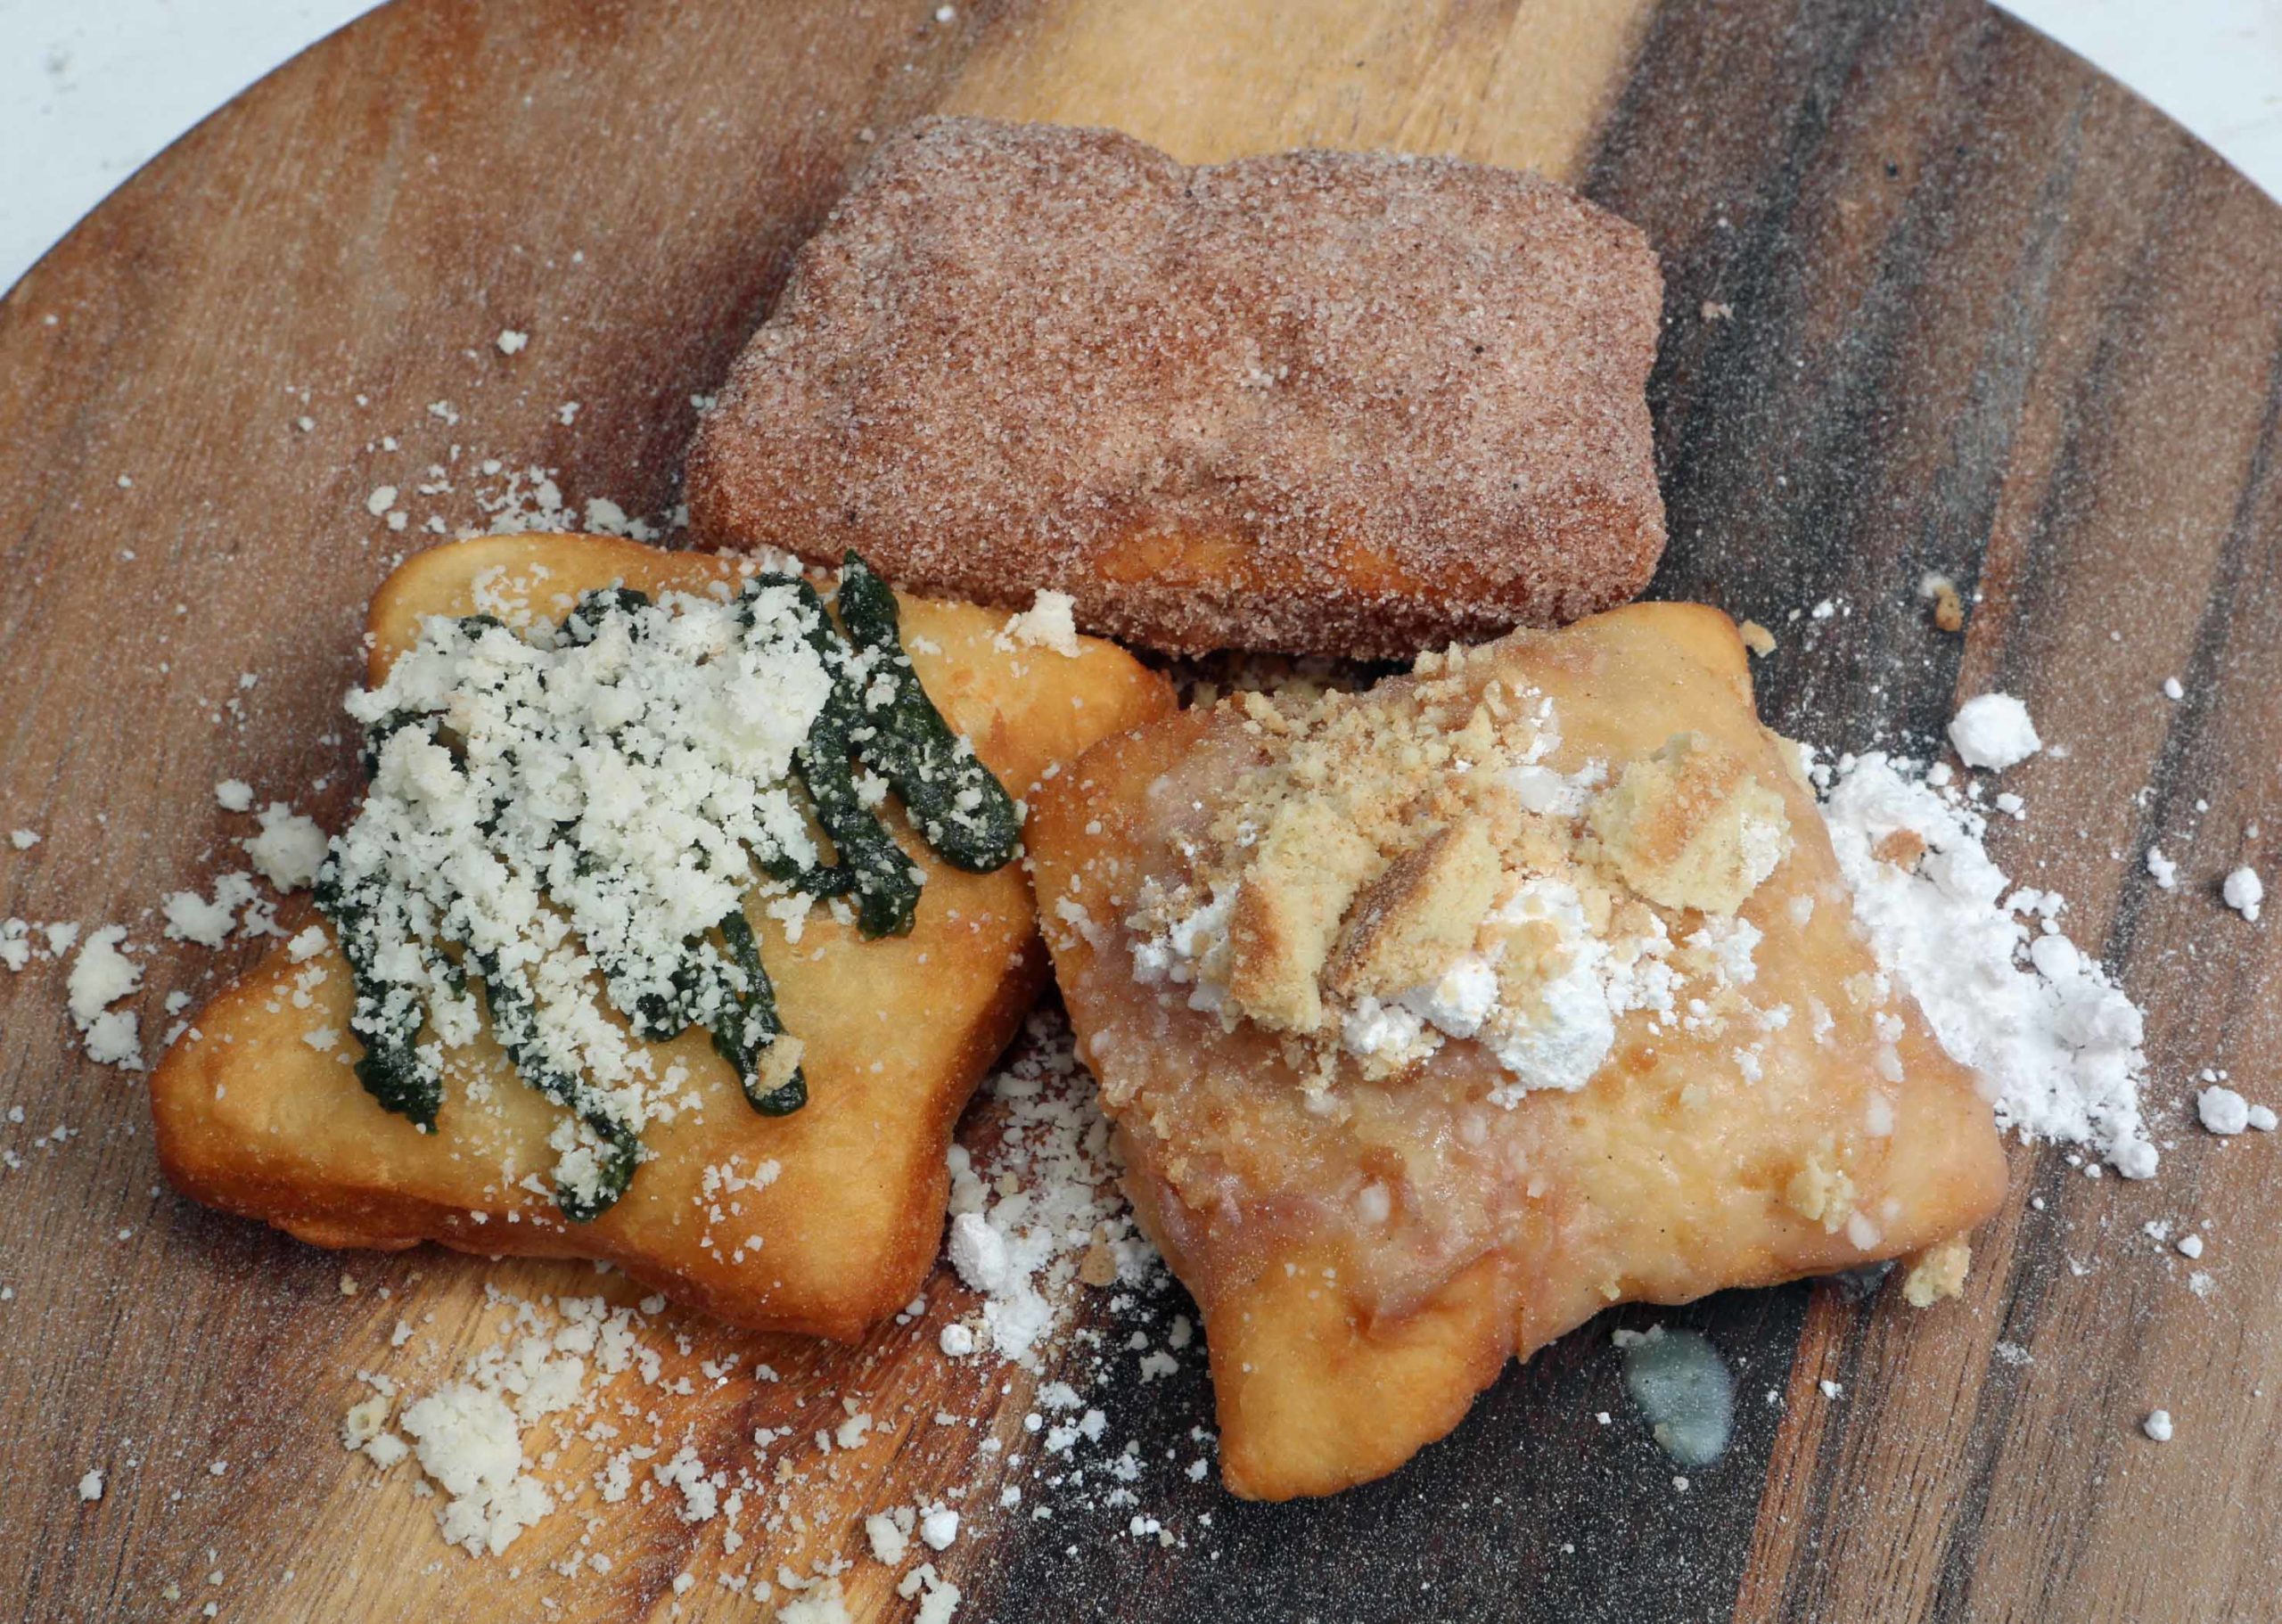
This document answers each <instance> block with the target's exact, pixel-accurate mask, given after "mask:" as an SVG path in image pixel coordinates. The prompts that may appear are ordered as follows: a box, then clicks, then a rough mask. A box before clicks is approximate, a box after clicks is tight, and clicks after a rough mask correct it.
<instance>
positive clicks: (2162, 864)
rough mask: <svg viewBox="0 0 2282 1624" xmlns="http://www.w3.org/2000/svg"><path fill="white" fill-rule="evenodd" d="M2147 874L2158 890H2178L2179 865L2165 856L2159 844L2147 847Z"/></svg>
mask: <svg viewBox="0 0 2282 1624" xmlns="http://www.w3.org/2000/svg"><path fill="white" fill-rule="evenodd" d="M2147 875H2148V878H2150V879H2152V880H2153V881H2155V889H2156V890H2159V891H2175V890H2179V865H2178V864H2176V863H2174V862H2172V861H2171V859H2170V858H2169V857H2165V856H2164V855H2163V848H2162V847H2160V846H2150V847H2148V848H2147Z"/></svg>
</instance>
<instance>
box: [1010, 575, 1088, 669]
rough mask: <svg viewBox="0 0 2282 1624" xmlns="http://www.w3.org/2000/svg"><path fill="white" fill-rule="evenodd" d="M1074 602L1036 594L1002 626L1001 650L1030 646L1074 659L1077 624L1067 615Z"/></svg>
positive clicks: (1065, 595)
mask: <svg viewBox="0 0 2282 1624" xmlns="http://www.w3.org/2000/svg"><path fill="white" fill-rule="evenodd" d="M1075 607H1076V600H1075V599H1073V598H1072V597H1071V595H1069V594H1068V593H1066V592H1040V593H1039V594H1038V596H1037V598H1036V599H1035V600H1033V601H1032V603H1031V604H1030V607H1029V608H1028V609H1026V610H1024V611H1022V613H1020V614H1018V615H1015V616H1014V617H1013V618H1012V619H1009V620H1008V621H1007V622H1006V629H1005V630H1004V631H1003V632H1002V633H1001V634H1000V642H1001V644H1003V646H1005V647H1007V648H1012V647H1013V646H1014V644H1032V645H1033V646H1035V647H1038V648H1043V649H1050V650H1052V651H1053V652H1055V653H1057V654H1065V655H1068V656H1069V657H1070V658H1071V659H1073V660H1074V659H1075V658H1077V655H1078V623H1077V621H1076V619H1074V618H1073V617H1072V615H1071V611H1072V610H1073V609H1074V608H1075Z"/></svg>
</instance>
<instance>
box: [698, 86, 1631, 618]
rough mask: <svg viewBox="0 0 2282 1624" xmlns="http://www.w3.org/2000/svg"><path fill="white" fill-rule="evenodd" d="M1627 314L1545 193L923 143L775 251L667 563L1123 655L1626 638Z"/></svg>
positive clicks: (1460, 176)
mask: <svg viewBox="0 0 2282 1624" xmlns="http://www.w3.org/2000/svg"><path fill="white" fill-rule="evenodd" d="M1661 289H1662V281H1661V276H1660V275H1659V273H1658V270H1657V267H1656V261H1655V257H1654V254H1653V253H1651V252H1650V250H1649V249H1648V246H1647V244H1646V241H1645V240H1644V239H1643V237H1642V235H1641V234H1640V233H1639V231H1638V230H1637V229H1636V228H1635V227H1633V226H1630V225H1628V224H1627V223H1626V222H1624V221H1623V220H1621V219H1619V218H1617V217H1615V216H1613V215H1611V214H1608V213H1606V212H1605V211H1604V210H1602V209H1597V208H1596V207H1595V206H1594V205H1592V204H1591V203H1589V202H1587V201H1585V200H1584V199H1582V198H1580V197H1579V196H1577V195H1576V194H1575V193H1572V192H1570V191H1568V190H1566V189H1565V188H1564V187H1562V186H1559V185H1555V184H1554V183H1552V182H1550V181H1547V180H1543V179H1540V178H1539V177H1537V176H1531V175H1524V174H1519V173H1516V172H1514V171H1510V170H1505V169H1497V168H1487V167H1484V166H1482V165H1477V164H1468V163H1461V162H1457V161H1455V160H1446V159H1424V158H1408V157H1401V156H1396V155H1391V154H1386V153H1369V152H1289V153H1283V154H1279V155H1276V156H1273V157H1260V158H1245V159H1239V160H1236V161H1235V162H1232V163H1227V164H1219V165H1213V166H1210V167H1206V168H1188V167H1186V166H1184V165H1182V164H1179V163H1177V162H1175V161H1174V160H1172V159H1170V158H1169V157H1167V156H1166V155H1165V154H1164V153H1162V152H1158V151H1156V150H1155V149H1153V148H1152V147H1148V146H1145V145H1144V144H1141V143H1140V142H1137V141H1135V140H1133V139H1131V138H1130V137H1129V136H1126V135H1119V134H1117V133H1115V132H1114V131H1109V130H1090V129H1069V128H1063V127H1056V126H1051V125H1009V124H999V123H994V122H991V121H989V120H984V119H943V118H930V119H921V120H919V121H918V122H916V123H915V124H913V125H911V126H909V127H907V128H905V129H903V130H902V131H899V132H898V133H897V134H895V135H891V136H890V137H889V138H888V139H887V140H885V141H884V142H882V144H881V146H880V150H879V152H877V154H876V155H875V156H874V158H873V160H871V161H870V163H869V164H868V165H867V166H866V168H865V169H864V171H863V173H862V174H861V175H859V176H858V177H857V179H856V181H855V184H854V185H852V186H851V187H850V191H849V193H848V194H847V196H845V197H844V198H842V199H841V201H840V203H839V204H838V205H837V206H836V207H835V208H834V209H833V212H832V214H831V215H830V217H828V218H827V219H826V220H825V224H824V226H822V227H821V228H820V229H819V230H818V232H817V234H816V235H815V236H814V237H813V238H811V239H810V240H809V242H808V243H807V244H806V245H805V246H804V247H803V248H802V249H801V250H800V255H799V257H798V258H797V259H796V261H795V262H794V266H793V270H792V279H791V281H790V282H789V283H788V284H787V285H786V287H785V289H784V293H783V295H782V297H781V298H780V299H778V300H777V303H776V308H775V309H774V310H773V311H772V312H771V313H770V315H769V317H768V321H767V322H765V323H764V324H762V326H761V327H760V329H759V332H756V333H754V335H753V337H752V340H751V343H750V344H749V345H748V346H747V348H746V349H745V351H744V354H743V356H742V357H740V358H739V359H738V361H737V363H736V365H735V368H734V369H733V370H732V372H731V373H730V376H729V379H728V381H727V384H726V387H725V388H724V390H722V392H721V395H720V398H719V402H718V406H717V407H716V408H715V409H714V410H713V411H712V412H711V413H710V414H709V415H708V416H707V418H706V420H705V422H704V424H703V426H702V428H701V430H700V431H699V434H698V438H697V442H696V446H695V447H694V451H693V452H692V454H691V459H690V467H689V481H688V491H689V501H690V513H691V519H692V522H693V524H694V527H695V529H697V531H698V533H699V534H701V535H702V536H704V537H707V538H708V539H710V541H712V542H714V543H716V544H718V545H773V546H778V547H783V548H785V549H787V550H790V551H792V552H795V553H799V554H802V555H803V556H805V557H808V558H810V559H812V560H817V561H822V562H833V561H836V560H837V559H838V558H839V556H840V554H841V550H842V549H844V548H853V549H855V550H856V551H858V552H859V553H862V554H864V555H865V556H866V558H867V559H869V560H870V561H871V562H872V563H873V564H874V565H875V566H876V567H877V568H878V569H879V570H881V571H882V573H883V574H885V575H886V576H887V577H888V578H890V579H891V580H894V581H895V582H897V583H898V584H899V585H905V586H912V587H914V588H915V589H920V590H925V591H930V592H940V593H945V594H949V595H955V596H959V597H965V598H971V599H973V600H975V601H977V602H981V603H999V604H1006V605H1010V606H1022V605H1027V604H1028V603H1029V602H1030V598H1031V596H1032V595H1033V594H1034V593H1036V592H1038V591H1040V590H1044V589H1051V590H1054V591H1058V592H1064V593H1067V594H1069V595H1071V597H1072V598H1074V599H1075V600H1076V605H1077V616H1078V619H1079V623H1080V624H1081V625H1082V626H1084V627H1087V628H1088V629H1089V630H1093V631H1099V632H1104V633H1107V634H1111V635H1113V636H1120V637H1123V638H1127V639H1129V640H1132V641H1135V642H1139V643H1143V644H1149V645H1151V646H1153V647H1155V648H1160V649H1165V650H1170V651H1175V652H1203V651H1205V650H1211V649H1219V648H1244V649H1263V650H1281V651H1287V652H1302V653H1305V652H1313V653H1323V654H1339V655H1350V656H1357V657H1365V658H1369V657H1379V656H1388V657H1392V656H1407V655H1408V654H1410V653H1413V652H1416V651H1417V650H1418V649H1420V648H1423V647H1427V646H1430V645H1435V644H1441V643H1442V642H1444V641H1447V640H1449V639H1451V638H1462V639H1466V640H1479V639H1481V638H1482V637H1486V636H1494V635H1495V634H1497V633H1498V632H1501V631H1504V630H1506V629H1507V628H1508V627H1514V626H1516V625H1555V624H1559V623H1561V622H1564V621H1567V620H1572V619H1576V618H1578V617H1579V616H1580V615H1585V614H1589V613H1592V612H1593V611H1597V610H1602V609H1606V608H1608V607H1610V606H1611V605H1613V604H1616V603H1622V602H1624V601H1625V600H1626V599H1628V598H1629V597H1631V596H1632V595H1635V594H1636V593H1638V591H1639V590H1640V588H1641V587H1642V586H1644V585H1646V582H1647V579H1648V577H1649V575H1650V573H1651V571H1653V570H1654V568H1655V564H1656V560H1657V558H1658V556H1659V555H1660V554H1661V553H1662V547H1663V541H1664V525H1663V506H1662V500H1661V498H1660V497H1659V496H1658V493H1657V488H1656V479H1655V469H1654V459H1653V455H1652V449H1651V446H1650V428H1649V421H1648V408H1647V404H1646V397H1645V394H1644V389H1645V385H1646V381H1647V376H1648V369H1649V365H1650V364H1651V362H1652V361H1653V360H1654V356H1655V349H1656V335H1657V327H1658V321H1659V317H1660V313H1661V299H1662V291H1661Z"/></svg>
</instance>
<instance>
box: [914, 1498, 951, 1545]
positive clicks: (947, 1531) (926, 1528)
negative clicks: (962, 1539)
mask: <svg viewBox="0 0 2282 1624" xmlns="http://www.w3.org/2000/svg"><path fill="white" fill-rule="evenodd" d="M919 1537H920V1538H922V1539H924V1540H925V1541H926V1542H927V1548H928V1549H929V1550H931V1551H948V1550H949V1549H950V1548H951V1546H952V1543H953V1542H954V1541H955V1540H956V1539H957V1538H958V1537H959V1514H958V1513H956V1512H955V1511H953V1510H951V1509H950V1508H949V1507H948V1506H942V1505H938V1506H936V1507H934V1508H933V1509H932V1510H931V1511H929V1512H928V1513H926V1514H925V1515H923V1516H922V1517H921V1518H920V1519H919Z"/></svg>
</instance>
